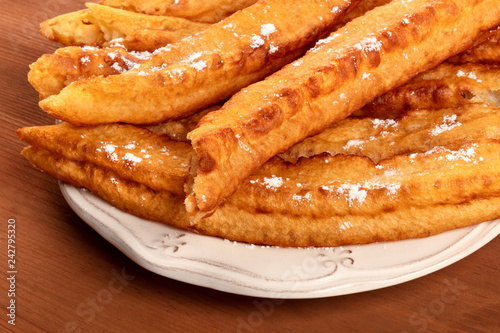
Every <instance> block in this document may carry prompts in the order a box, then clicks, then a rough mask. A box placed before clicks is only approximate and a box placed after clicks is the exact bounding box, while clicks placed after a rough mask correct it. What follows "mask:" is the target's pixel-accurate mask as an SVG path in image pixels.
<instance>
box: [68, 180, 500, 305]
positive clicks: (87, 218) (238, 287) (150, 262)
mask: <svg viewBox="0 0 500 333" xmlns="http://www.w3.org/2000/svg"><path fill="white" fill-rule="evenodd" d="M59 186H60V189H61V193H62V194H63V197H64V198H65V200H66V201H67V203H68V204H69V206H70V207H71V208H72V209H73V211H75V213H76V214H77V215H78V216H79V217H80V218H81V219H82V220H83V221H84V222H85V223H87V224H88V225H89V226H90V227H91V228H93V229H94V230H95V231H96V232H97V233H98V234H99V235H100V236H101V237H103V238H104V239H105V240H106V241H108V242H109V243H111V244H112V245H113V246H115V247H116V248H117V249H118V250H120V251H121V252H122V253H124V254H125V255H126V256H127V257H128V258H130V259H131V260H132V261H134V262H135V263H137V264H138V265H140V266H142V267H143V268H145V269H147V270H149V271H151V272H154V273H156V274H158V275H161V276H164V277H166V278H170V279H174V280H177V281H181V282H185V283H189V284H192V285H197V286H200V287H206V288H210V289H215V290H219V291H221V292H227V293H232V294H238V295H244V296H251V297H264V298H273V299H308V298H309V299H310V298H322V297H332V296H341V295H347V294H354V293H360V292H365V291H370V290H376V289H381V288H385V287H389V286H393V285H397V284H401V283H404V282H408V281H411V280H414V279H417V278H419V277H422V276H425V275H428V274H431V273H433V272H435V271H438V270H440V269H443V268H445V267H447V266H449V265H451V264H453V263H455V262H457V261H459V260H461V259H463V258H465V257H467V256H468V255H470V254H472V253H474V252H475V251H477V250H479V249H480V248H481V247H483V246H484V245H486V244H487V243H489V242H490V241H491V240H493V239H494V238H495V237H496V236H498V235H499V234H500V219H496V220H492V221H487V222H482V223H479V224H475V225H472V226H469V227H464V228H460V230H462V231H465V230H468V231H467V232H466V233H465V235H463V237H460V238H459V239H458V240H457V241H456V242H454V243H453V244H451V245H450V246H448V247H447V248H446V249H445V250H446V251H447V252H451V253H450V255H449V256H446V255H445V258H444V260H441V259H436V258H435V257H436V256H439V255H442V252H443V251H440V252H437V253H434V254H433V255H431V256H430V257H431V258H421V259H418V260H416V261H415V262H413V263H404V264H401V265H402V266H406V267H405V268H406V269H405V272H404V273H402V274H399V275H398V274H396V275H394V276H391V277H386V278H379V279H370V280H366V281H354V282H351V283H348V284H342V283H341V284H337V285H333V286H332V285H330V286H324V285H318V286H316V288H313V289H311V290H307V289H303V290H290V288H288V289H286V288H285V289H282V290H279V289H277V288H276V287H274V288H273V283H269V281H267V282H266V281H265V278H264V279H263V280H262V279H261V280H262V281H261V282H262V283H263V285H264V286H265V287H260V288H259V287H257V286H256V285H255V283H254V284H253V285H250V284H249V283H244V282H242V281H238V279H237V278H238V274H236V277H233V276H232V275H235V274H232V272H228V271H224V267H218V268H217V267H215V268H213V269H212V268H211V267H209V270H210V271H207V268H206V267H198V268H197V269H195V268H194V267H190V268H187V267H184V268H183V265H179V264H185V262H184V263H183V262H182V260H183V258H178V257H175V256H173V257H171V258H172V260H173V261H172V262H173V263H175V264H177V266H176V267H174V266H170V267H168V266H165V264H162V263H161V262H160V260H158V258H156V255H154V256H151V257H149V258H148V255H147V254H148V252H146V253H145V252H144V248H138V247H137V244H138V243H140V242H141V240H139V239H137V238H134V236H135V233H134V232H132V231H131V230H129V229H128V228H127V226H126V225H125V224H124V223H123V222H121V221H120V220H119V216H120V215H121V216H125V217H130V218H132V219H134V220H137V221H141V222H146V223H154V224H155V225H157V226H160V227H165V229H174V230H177V231H178V232H179V234H188V235H189V236H190V237H202V238H203V239H204V240H205V241H209V242H210V241H215V242H221V241H224V240H222V239H220V238H217V237H212V236H204V235H200V234H194V233H192V232H189V231H185V230H181V229H178V228H175V227H172V226H169V225H167V224H164V223H161V222H153V221H147V220H144V219H141V218H138V217H136V216H133V215H131V214H128V213H125V212H123V211H121V210H119V209H118V208H116V207H114V206H112V205H111V204H110V203H108V202H106V201H104V200H103V199H102V198H100V197H98V196H96V195H95V194H93V193H92V192H90V191H89V190H87V189H83V188H77V187H75V186H72V185H69V184H66V183H64V182H62V181H59ZM78 196H80V197H78ZM82 198H83V199H85V200H86V202H87V203H88V204H90V205H92V207H91V208H94V209H97V210H98V211H95V210H93V209H90V210H89V209H87V208H85V207H84V206H82V203H81V202H79V200H80V199H82ZM94 201H95V202H94ZM96 202H97V203H98V204H96ZM101 206H102V207H101ZM117 212H118V213H117ZM113 213H114V214H113ZM99 214H105V215H106V216H108V217H109V218H111V219H114V220H115V225H112V226H110V225H109V223H108V224H107V223H105V222H103V221H101V220H100V219H99ZM116 214H118V215H119V216H118V217H117V216H116ZM96 215H97V216H96ZM117 226H118V228H117ZM120 229H121V230H120ZM478 229H482V230H479V231H478ZM125 230H126V232H127V234H123V231H125ZM452 231H453V230H452ZM120 232H122V233H121V234H120ZM445 233H447V232H445ZM443 234H444V233H443ZM476 234H477V235H476ZM440 236H441V237H442V234H438V235H434V236H430V237H427V238H420V239H410V240H402V241H396V242H399V244H402V243H401V242H408V241H410V242H422V243H425V242H427V241H429V240H431V241H432V240H433V239H439V238H440ZM130 237H132V240H133V241H131V240H130ZM466 238H471V239H470V240H474V242H472V243H471V244H468V246H465V247H461V246H462V245H463V244H458V245H457V243H459V242H465V241H470V240H469V239H466ZM225 242H229V243H232V244H229V246H232V245H234V246H236V245H238V246H244V247H249V248H251V247H252V245H249V244H244V243H238V242H232V241H225ZM219 244H220V243H219ZM388 244H389V246H390V244H393V242H380V243H373V244H366V245H352V246H342V247H332V248H314V249H349V248H351V247H365V246H387V245H388ZM144 245H146V246H149V244H144ZM134 246H135V247H134ZM254 246H256V247H260V248H262V247H261V246H258V245H254ZM457 247H458V248H457ZM268 248H273V249H284V250H293V251H308V250H309V249H310V248H298V249H297V248H294V249H290V248H279V247H268ZM333 251H335V250H333ZM149 254H151V253H149ZM432 257H434V258H432ZM176 258H177V259H176ZM155 259H156V260H155ZM341 259H342V258H340V259H339V260H341ZM221 264H223V261H221ZM422 264H423V265H424V267H420V268H418V266H419V265H422ZM201 266H203V265H201ZM222 266H223V265H222ZM411 267H415V270H408V268H411ZM392 269H397V268H395V266H393V267H392ZM245 278H249V277H246V276H245ZM258 281H259V278H256V282H258ZM283 282H285V281H283ZM302 282H304V281H302ZM274 284H275V283H274ZM292 289H293V288H292Z"/></svg>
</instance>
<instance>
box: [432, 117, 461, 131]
mask: <svg viewBox="0 0 500 333" xmlns="http://www.w3.org/2000/svg"><path fill="white" fill-rule="evenodd" d="M460 125H462V124H461V123H460V122H459V121H457V115H456V114H454V115H451V116H445V117H444V118H443V123H442V124H440V125H436V127H434V128H433V129H432V130H431V134H432V135H439V134H441V133H443V132H446V131H449V130H452V129H453V128H455V127H458V126H460Z"/></svg>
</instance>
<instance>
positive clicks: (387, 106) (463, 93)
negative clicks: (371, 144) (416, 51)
mask: <svg viewBox="0 0 500 333" xmlns="http://www.w3.org/2000/svg"><path fill="white" fill-rule="evenodd" d="M497 59H500V55H499V57H498V58H497ZM499 97H500V62H498V64H472V63H467V64H459V65H453V64H450V63H447V62H445V63H443V64H441V65H439V66H438V67H436V68H433V69H431V70H429V71H426V72H424V73H422V74H420V75H418V76H416V77H415V78H413V79H412V80H410V81H409V82H408V83H407V84H404V85H402V86H400V87H398V88H396V89H393V90H391V91H389V92H388V93H386V94H384V95H382V96H379V97H377V98H376V99H375V100H373V101H372V102H370V103H368V104H367V105H365V106H364V107H363V108H361V109H360V110H358V111H356V112H354V113H353V115H354V116H358V117H374V118H377V117H382V118H396V117H398V116H399V115H400V114H401V113H402V112H404V111H405V110H415V109H428V108H433V109H440V108H451V107H456V106H459V105H465V104H471V103H474V104H486V105H489V106H494V107H500V98H499Z"/></svg>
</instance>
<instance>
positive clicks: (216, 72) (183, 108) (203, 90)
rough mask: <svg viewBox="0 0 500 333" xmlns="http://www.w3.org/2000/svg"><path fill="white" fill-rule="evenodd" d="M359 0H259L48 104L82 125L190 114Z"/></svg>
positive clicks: (289, 52) (298, 46)
mask: <svg viewBox="0 0 500 333" xmlns="http://www.w3.org/2000/svg"><path fill="white" fill-rule="evenodd" d="M358 1H359V0H329V1H323V2H322V5H321V6H317V5H316V1H315V0H301V1H300V2H297V1H291V0H268V1H263V2H257V3H256V4H254V5H252V6H250V7H248V8H245V9H244V10H242V11H240V12H238V13H235V14H234V15H231V16H230V17H228V18H227V19H225V20H223V21H221V22H219V23H217V24H214V25H212V26H210V27H209V28H207V29H206V30H204V31H202V32H201V33H198V34H196V35H195V36H192V37H190V38H185V39H183V40H181V41H179V42H177V43H174V44H170V45H168V46H167V47H165V48H162V49H159V50H157V51H156V52H155V53H154V54H153V56H152V57H151V58H150V59H149V60H148V61H147V62H145V63H143V64H142V65H141V67H139V68H138V69H135V70H131V71H129V72H127V73H124V74H122V75H119V76H116V75H112V76H107V77H94V78H89V79H86V80H81V81H78V82H74V83H72V84H71V85H69V86H67V87H66V88H64V89H63V90H61V92H60V93H59V94H58V95H53V96H50V97H49V98H47V99H45V100H43V101H42V102H41V103H40V106H41V107H42V109H44V110H45V111H47V112H48V113H49V114H51V115H52V116H54V117H55V118H58V119H61V120H64V121H68V122H70V123H74V124H77V125H95V124H101V123H112V122H126V123H133V124H157V123H160V122H164V121H167V120H171V119H178V118H182V117H186V116H188V115H190V114H193V113H195V112H197V111H200V110H203V109H205V108H207V107H209V106H212V105H214V104H216V103H219V102H221V101H224V100H225V99H227V98H229V97H230V96H231V95H232V94H234V93H235V92H237V91H238V90H240V89H241V88H243V87H245V86H247V85H248V84H250V83H252V82H255V81H258V80H260V79H263V78H264V77H265V76H267V75H268V74H270V73H272V72H274V71H276V70H277V69H279V68H281V67H282V66H283V65H285V64H287V63H289V62H290V61H292V60H293V59H295V58H297V57H299V56H300V55H302V54H303V53H304V52H305V50H306V49H307V48H309V47H310V46H311V45H312V43H314V41H315V40H316V39H317V38H318V37H320V36H321V35H322V34H324V33H326V32H328V30H329V29H330V28H332V26H333V25H334V24H335V23H337V22H339V21H340V19H341V18H342V17H343V15H344V14H345V13H346V12H347V11H348V10H349V9H350V8H352V7H353V6H354V5H355V4H356V3H357V2H358ZM313 5H314V6H313Z"/></svg>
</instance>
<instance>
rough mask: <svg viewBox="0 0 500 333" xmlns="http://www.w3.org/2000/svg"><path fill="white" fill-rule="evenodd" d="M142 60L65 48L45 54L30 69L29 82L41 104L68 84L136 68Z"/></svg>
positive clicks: (120, 53) (90, 49)
mask: <svg viewBox="0 0 500 333" xmlns="http://www.w3.org/2000/svg"><path fill="white" fill-rule="evenodd" d="M142 62H144V59H142V58H140V57H137V56H135V55H134V54H132V53H129V52H127V51H126V50H124V49H123V48H106V49H98V48H94V47H84V48H80V47H76V46H68V47H64V48H60V49H58V50H56V51H55V52H54V53H52V54H44V55H43V56H41V57H40V58H39V59H38V60H37V61H35V62H34V63H33V64H31V65H30V71H29V72H28V81H29V82H30V83H31V85H32V86H33V88H35V90H36V91H37V92H38V93H39V94H40V100H43V99H45V98H47V97H49V96H52V95H55V94H58V93H59V92H60V91H61V90H62V89H63V88H64V87H66V86H67V85H69V84H70V83H71V82H75V81H78V80H81V79H84V78H89V77H94V76H108V75H116V74H120V73H122V72H125V71H128V70H130V69H132V68H133V67H134V66H139V65H140V64H141V63H142Z"/></svg>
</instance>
